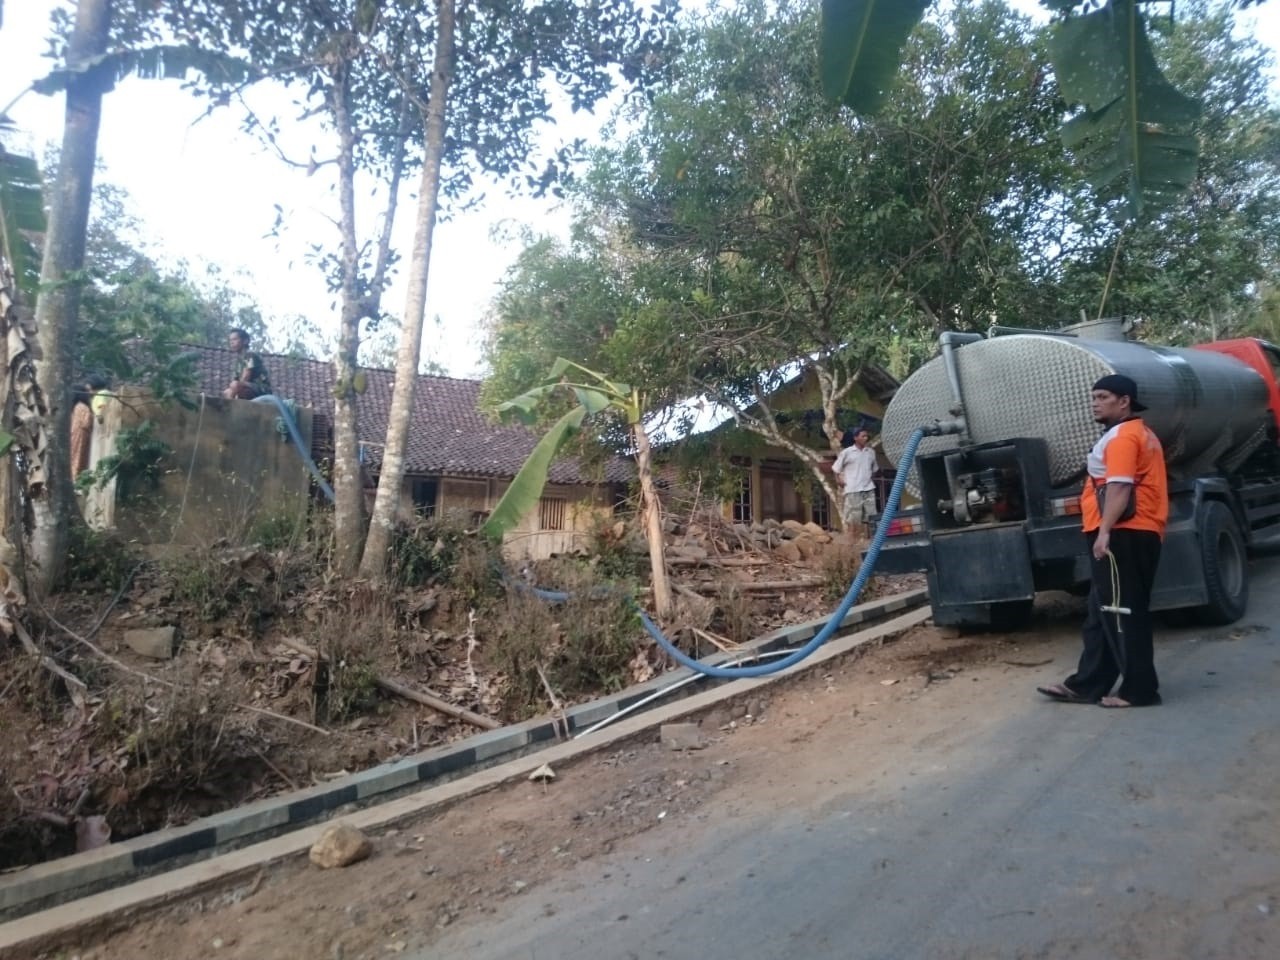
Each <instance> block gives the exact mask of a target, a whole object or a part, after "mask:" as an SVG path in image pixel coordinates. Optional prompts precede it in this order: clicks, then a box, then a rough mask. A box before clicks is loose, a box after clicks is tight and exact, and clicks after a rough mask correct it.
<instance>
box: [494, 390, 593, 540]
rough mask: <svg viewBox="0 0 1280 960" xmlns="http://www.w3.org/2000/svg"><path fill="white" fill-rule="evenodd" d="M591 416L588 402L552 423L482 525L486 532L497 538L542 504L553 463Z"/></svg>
mask: <svg viewBox="0 0 1280 960" xmlns="http://www.w3.org/2000/svg"><path fill="white" fill-rule="evenodd" d="M586 416H587V410H586V408H585V407H584V406H581V405H580V406H576V407H574V408H573V409H572V410H570V411H569V412H568V413H566V414H565V415H564V416H563V417H561V418H560V419H559V420H557V421H556V422H555V423H554V424H552V425H551V428H550V429H549V430H548V431H547V432H546V433H545V434H544V435H543V436H542V439H540V440H539V441H538V443H537V445H536V446H535V447H534V448H533V452H532V453H530V454H529V459H527V460H526V461H525V462H524V463H523V464H522V465H521V466H520V470H519V471H518V472H517V473H516V475H515V477H514V479H512V481H511V485H510V486H509V487H507V490H506V492H505V493H503V495H502V499H501V500H499V501H498V503H497V505H496V506H495V507H494V508H493V511H492V512H491V513H490V514H489V517H488V519H487V520H485V522H484V527H483V528H482V530H483V532H484V534H485V535H486V536H488V537H492V538H494V539H497V540H501V539H502V537H503V535H504V534H505V533H506V532H507V531H508V530H512V529H514V528H515V526H516V524H518V523H519V522H520V519H521V518H522V517H523V516H525V514H527V513H528V512H529V511H530V510H532V509H533V508H534V507H536V506H537V505H538V500H539V499H540V498H541V497H542V491H543V488H544V487H545V486H546V484H547V476H548V474H549V472H550V470H551V463H552V461H554V460H555V457H556V454H557V453H558V452H559V450H560V448H561V447H562V446H563V445H564V443H565V441H566V440H567V439H568V438H569V437H570V436H571V435H572V434H573V433H574V432H575V431H576V430H578V429H579V428H580V427H581V426H582V421H583V420H584V419H585V418H586Z"/></svg>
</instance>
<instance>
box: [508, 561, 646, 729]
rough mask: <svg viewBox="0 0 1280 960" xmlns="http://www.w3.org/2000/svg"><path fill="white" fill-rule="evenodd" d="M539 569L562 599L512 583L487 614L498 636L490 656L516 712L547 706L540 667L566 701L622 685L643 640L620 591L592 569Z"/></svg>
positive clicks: (570, 565) (568, 564)
mask: <svg viewBox="0 0 1280 960" xmlns="http://www.w3.org/2000/svg"><path fill="white" fill-rule="evenodd" d="M538 568H539V573H540V574H541V575H542V576H543V577H544V578H545V580H544V582H542V583H540V586H546V587H553V588H555V589H558V590H563V591H565V592H567V593H568V594H569V595H570V597H569V600H568V601H567V602H565V603H563V604H552V603H548V602H547V601H544V600H541V599H539V598H538V597H536V596H535V595H534V594H533V593H532V592H531V591H528V590H522V589H519V588H512V589H509V590H508V592H507V594H506V595H505V597H504V598H503V600H502V601H501V602H500V603H498V604H495V605H494V607H493V608H492V609H490V610H489V611H488V612H487V619H489V620H491V621H492V622H493V624H494V632H495V634H496V635H495V636H494V637H493V638H492V639H491V640H490V642H489V643H488V645H487V647H488V656H489V658H490V659H491V660H492V661H493V664H494V666H496V667H497V668H498V669H499V670H501V671H502V673H503V674H504V675H505V676H506V678H507V691H506V707H507V709H508V710H509V711H510V713H512V714H513V715H514V716H517V717H526V716H530V715H532V714H535V713H538V712H541V711H543V710H545V709H546V707H547V694H546V690H545V688H544V686H543V683H542V678H541V677H540V676H539V673H538V668H539V667H541V669H542V672H543V673H544V674H545V675H546V677H547V682H548V683H550V684H551V687H552V689H554V690H555V691H556V694H557V695H558V696H561V697H565V698H568V699H571V700H572V699H574V698H579V697H582V696H584V695H587V694H595V693H599V692H612V691H615V690H620V689H622V688H623V687H625V686H626V685H627V684H628V683H630V681H631V674H630V664H631V661H632V660H633V658H634V657H635V655H636V653H637V651H638V650H639V649H640V646H641V644H642V642H643V637H644V634H643V629H642V628H641V626H640V622H639V619H638V618H637V617H636V614H635V610H634V609H633V608H632V606H631V604H630V602H629V601H628V599H627V596H626V594H625V593H624V592H623V591H621V590H620V589H619V588H618V587H617V586H616V585H615V584H613V583H611V582H609V581H606V580H602V579H601V578H600V577H599V576H598V575H597V574H596V573H595V572H594V571H593V570H591V569H590V567H588V566H585V565H583V564H580V563H575V562H573V561H561V562H559V563H542V564H539V565H538Z"/></svg>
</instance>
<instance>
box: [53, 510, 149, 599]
mask: <svg viewBox="0 0 1280 960" xmlns="http://www.w3.org/2000/svg"><path fill="white" fill-rule="evenodd" d="M140 559H141V558H140V557H139V555H138V554H137V553H135V551H134V549H133V547H132V546H131V545H130V544H129V543H127V542H125V541H124V540H122V539H121V538H120V537H119V536H117V535H116V534H114V533H112V532H110V531H104V530H95V529H93V528H92V527H90V526H88V525H87V524H84V523H75V524H72V525H71V530H70V536H69V543H68V546H67V562H66V566H65V567H64V573H63V576H64V577H65V579H66V584H67V586H70V587H106V588H107V589H109V590H115V589H118V588H119V587H120V585H121V584H123V583H124V581H125V578H126V577H128V576H129V574H130V573H132V572H133V570H134V569H135V568H136V567H137V566H138V563H139V562H140Z"/></svg>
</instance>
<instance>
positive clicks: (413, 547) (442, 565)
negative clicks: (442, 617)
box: [387, 514, 502, 603]
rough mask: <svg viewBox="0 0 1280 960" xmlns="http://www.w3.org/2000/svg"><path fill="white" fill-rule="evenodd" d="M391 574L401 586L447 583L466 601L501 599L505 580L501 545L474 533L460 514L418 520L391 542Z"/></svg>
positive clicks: (402, 530)
mask: <svg viewBox="0 0 1280 960" xmlns="http://www.w3.org/2000/svg"><path fill="white" fill-rule="evenodd" d="M387 572H388V575H389V577H390V579H391V581H392V582H393V583H395V584H396V585H397V586H400V587H419V586H424V585H426V584H428V583H440V584H447V585H449V586H451V587H453V588H454V589H455V590H457V591H458V592H459V593H460V594H462V596H463V599H464V600H465V602H467V603H477V602H479V601H480V600H481V599H483V598H486V597H493V596H497V594H498V587H499V584H500V582H501V576H502V554H501V550H500V548H499V546H498V545H496V544H494V543H491V542H490V541H489V540H488V539H486V538H484V537H481V536H479V535H477V534H475V533H473V532H471V531H469V530H468V529H467V527H466V525H465V523H464V522H463V517H462V516H461V515H459V514H446V515H445V516H443V517H419V518H417V519H416V520H415V521H413V523H411V524H405V525H403V526H401V527H400V528H399V529H398V530H397V531H396V533H395V535H394V536H393V537H392V540H391V562H390V564H389V569H388V571H387Z"/></svg>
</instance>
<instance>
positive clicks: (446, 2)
mask: <svg viewBox="0 0 1280 960" xmlns="http://www.w3.org/2000/svg"><path fill="white" fill-rule="evenodd" d="M454 15H455V0H439V2H438V3H437V5H436V31H437V33H436V55H435V63H434V64H433V66H432V70H431V92H430V99H429V100H428V102H427V116H426V147H425V152H424V156H423V163H422V182H421V184H420V185H419V187H418V224H417V230H416V231H415V232H414V237H413V255H412V260H411V261H410V265H409V291H408V293H407V295H406V296H405V305H404V316H403V318H402V322H403V324H404V325H403V327H402V328H401V331H400V350H399V352H398V353H397V354H396V382H395V388H394V389H393V391H392V394H391V410H390V412H389V413H388V415H387V440H386V446H385V447H384V448H383V451H382V467H381V469H380V470H379V472H378V495H377V498H376V499H375V501H374V505H373V519H372V520H371V521H370V523H369V536H368V539H367V540H366V541H365V545H364V556H363V557H362V558H361V561H360V572H361V573H362V574H363V575H365V576H366V577H381V576H383V575H384V574H385V573H386V569H387V555H388V552H389V550H390V547H391V535H392V531H393V529H394V527H395V522H396V514H397V513H398V510H399V506H400V487H401V486H402V484H403V482H404V454H405V450H406V448H407V447H408V443H409V426H410V424H411V423H412V419H413V395H414V388H415V387H416V386H417V382H418V363H419V360H420V358H421V356H422V325H423V321H424V320H425V318H426V312H427V277H428V274H429V272H430V269H431V242H432V238H433V236H434V234H435V227H436V213H437V209H438V205H439V197H440V167H441V164H442V163H443V161H444V147H445V128H446V122H445V121H446V115H447V112H448V106H449V84H450V83H451V82H452V80H453V57H454Z"/></svg>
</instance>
